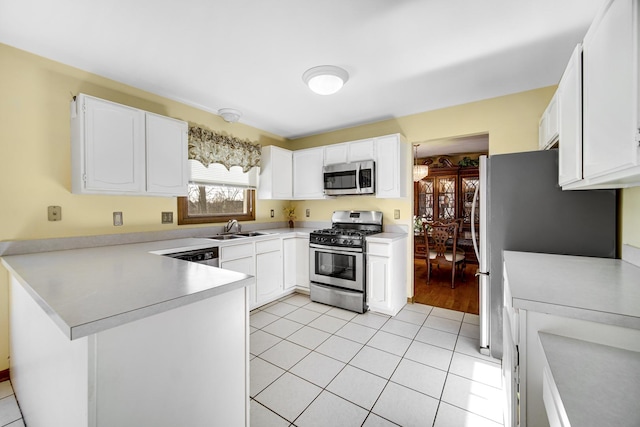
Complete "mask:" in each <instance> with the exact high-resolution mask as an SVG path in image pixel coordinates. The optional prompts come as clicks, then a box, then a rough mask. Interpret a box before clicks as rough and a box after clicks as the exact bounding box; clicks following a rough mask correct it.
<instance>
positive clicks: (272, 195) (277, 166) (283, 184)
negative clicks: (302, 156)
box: [258, 145, 293, 200]
mask: <svg viewBox="0 0 640 427" xmlns="http://www.w3.org/2000/svg"><path fill="white" fill-rule="evenodd" d="M292 170H293V156H292V152H291V151H289V150H286V149H284V148H280V147H276V146H275V145H268V146H266V147H262V156H261V159H260V183H259V185H258V198H259V199H276V200H291V199H292V198H293V182H292V179H293V175H292Z"/></svg>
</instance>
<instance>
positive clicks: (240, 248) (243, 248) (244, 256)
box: [220, 242, 256, 308]
mask: <svg viewBox="0 0 640 427" xmlns="http://www.w3.org/2000/svg"><path fill="white" fill-rule="evenodd" d="M220 268H224V269H227V270H231V271H237V272H238V273H244V274H249V275H251V276H255V275H256V261H255V249H254V243H253V242H251V243H244V244H241V245H232V246H223V247H221V248H220ZM248 288H249V305H250V307H251V308H253V307H254V306H255V305H256V283H255V280H254V282H253V284H251V285H250V286H249V287H248Z"/></svg>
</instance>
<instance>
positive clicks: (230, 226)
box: [224, 219, 242, 233]
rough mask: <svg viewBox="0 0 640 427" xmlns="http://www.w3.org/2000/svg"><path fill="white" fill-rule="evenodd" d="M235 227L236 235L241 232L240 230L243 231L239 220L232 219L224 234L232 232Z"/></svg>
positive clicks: (225, 227)
mask: <svg viewBox="0 0 640 427" xmlns="http://www.w3.org/2000/svg"><path fill="white" fill-rule="evenodd" d="M234 226H235V227H236V233H239V232H240V230H241V228H242V226H241V225H240V224H239V223H238V220H237V219H230V220H229V221H228V222H227V225H225V226H224V232H225V233H228V232H230V231H231V229H232V228H233V227H234Z"/></svg>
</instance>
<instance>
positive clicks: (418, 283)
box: [413, 134, 489, 314]
mask: <svg viewBox="0 0 640 427" xmlns="http://www.w3.org/2000/svg"><path fill="white" fill-rule="evenodd" d="M414 148H415V151H414V166H415V165H427V166H428V174H427V175H426V176H424V177H422V178H420V177H419V176H416V178H415V179H414V182H413V211H414V212H413V215H414V221H413V223H414V227H413V232H414V236H413V238H414V254H413V255H414V262H413V267H414V268H413V270H414V275H413V295H414V297H413V300H414V302H419V303H421V304H427V305H431V306H434V307H441V308H448V309H450V310H456V311H462V312H465V313H471V314H479V289H478V280H477V278H476V277H475V272H476V270H477V267H478V260H477V257H476V254H475V250H474V247H473V240H472V235H473V234H472V228H473V227H475V238H476V242H477V239H478V226H479V219H480V210H479V209H478V201H477V200H476V208H475V209H474V210H472V206H473V201H474V200H473V198H474V194H475V189H476V188H477V187H478V186H479V185H480V181H479V173H478V158H479V157H480V156H481V155H486V154H487V153H488V151H489V135H488V134H482V135H472V136H464V137H455V138H448V139H440V140H433V141H426V142H420V143H414ZM433 221H440V222H456V223H457V224H458V227H457V230H458V232H457V239H456V243H457V253H458V254H461V255H462V256H464V269H463V271H462V274H460V275H459V274H456V277H455V281H454V284H455V287H454V288H452V287H451V269H448V268H447V267H446V266H444V267H438V266H436V267H434V268H432V270H431V276H430V279H429V281H428V283H427V255H426V254H427V245H429V246H428V248H429V249H431V250H429V253H431V255H432V256H433V249H432V244H433V242H432V238H431V231H430V230H431V229H429V228H427V232H426V233H427V234H426V239H425V227H424V225H423V224H425V223H426V224H431V223H432V222H433ZM451 241H452V239H449V241H448V243H449V244H450V243H451ZM429 242H432V243H431V245H430V244H429Z"/></svg>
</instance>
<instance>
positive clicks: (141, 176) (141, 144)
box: [71, 94, 189, 196]
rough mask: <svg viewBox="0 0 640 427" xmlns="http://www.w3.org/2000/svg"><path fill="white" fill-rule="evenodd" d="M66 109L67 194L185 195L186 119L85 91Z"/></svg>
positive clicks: (186, 176) (186, 177) (187, 172)
mask: <svg viewBox="0 0 640 427" xmlns="http://www.w3.org/2000/svg"><path fill="white" fill-rule="evenodd" d="M74 107H75V108H74ZM72 110H73V111H74V113H75V114H73V115H72V117H71V191H72V192H73V193H89V194H114V195H143V196H145V195H150V196H185V195H186V194H187V184H188V180H189V171H188V159H187V131H188V125H187V123H186V122H183V121H181V120H176V119H172V118H169V117H164V116H160V115H157V114H153V113H149V112H146V111H143V110H140V109H137V108H132V107H128V106H126V105H121V104H117V103H115V102H110V101H105V100H103V99H99V98H95V97H92V96H88V95H85V94H79V95H78V96H77V97H76V100H75V101H74V102H73V103H72Z"/></svg>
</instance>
